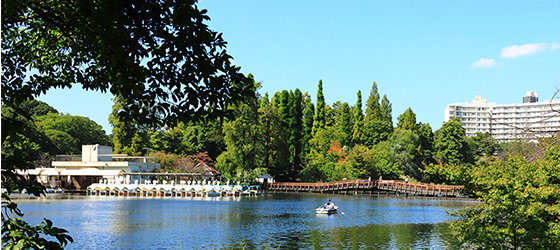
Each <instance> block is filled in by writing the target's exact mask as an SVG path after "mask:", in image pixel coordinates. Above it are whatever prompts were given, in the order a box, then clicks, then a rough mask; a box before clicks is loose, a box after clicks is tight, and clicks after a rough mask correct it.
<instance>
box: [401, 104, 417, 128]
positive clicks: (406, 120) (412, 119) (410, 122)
mask: <svg viewBox="0 0 560 250" xmlns="http://www.w3.org/2000/svg"><path fill="white" fill-rule="evenodd" d="M397 120H398V122H397V127H398V128H402V129H406V130H412V132H414V133H417V132H418V124H416V114H414V112H413V111H412V109H411V108H408V109H407V110H405V111H404V113H402V114H401V115H399V117H397Z"/></svg>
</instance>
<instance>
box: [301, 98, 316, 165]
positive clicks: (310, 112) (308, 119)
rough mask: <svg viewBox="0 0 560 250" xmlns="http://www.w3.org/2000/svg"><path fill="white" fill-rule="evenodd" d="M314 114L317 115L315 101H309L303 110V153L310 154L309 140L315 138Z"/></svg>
mask: <svg viewBox="0 0 560 250" xmlns="http://www.w3.org/2000/svg"><path fill="white" fill-rule="evenodd" d="M313 116H315V106H314V105H313V103H311V102H309V103H307V106H306V107H305V110H304V111H303V136H302V137H303V138H302V148H303V151H302V153H303V155H307V154H309V150H310V148H309V140H311V138H313Z"/></svg>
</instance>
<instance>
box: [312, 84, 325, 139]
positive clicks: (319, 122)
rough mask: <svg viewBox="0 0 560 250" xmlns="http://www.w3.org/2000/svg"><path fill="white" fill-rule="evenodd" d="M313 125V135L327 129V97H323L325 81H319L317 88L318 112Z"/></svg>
mask: <svg viewBox="0 0 560 250" xmlns="http://www.w3.org/2000/svg"><path fill="white" fill-rule="evenodd" d="M314 120H315V121H314V123H313V134H315V133H317V131H319V130H321V129H324V128H325V125H326V124H325V96H324V95H323V80H319V86H318V88H317V111H316V113H315V117H314Z"/></svg>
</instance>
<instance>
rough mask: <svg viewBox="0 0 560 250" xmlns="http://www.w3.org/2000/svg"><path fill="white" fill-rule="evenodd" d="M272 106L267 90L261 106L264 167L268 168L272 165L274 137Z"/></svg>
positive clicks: (260, 117)
mask: <svg viewBox="0 0 560 250" xmlns="http://www.w3.org/2000/svg"><path fill="white" fill-rule="evenodd" d="M271 107H272V105H271V104H270V102H269V100H268V92H266V93H265V94H264V96H263V97H262V99H261V104H260V107H259V119H260V122H261V124H260V125H261V128H262V130H263V168H266V169H268V168H269V167H270V140H271V138H272V135H271V131H270V119H271V118H270V115H271V110H270V109H271Z"/></svg>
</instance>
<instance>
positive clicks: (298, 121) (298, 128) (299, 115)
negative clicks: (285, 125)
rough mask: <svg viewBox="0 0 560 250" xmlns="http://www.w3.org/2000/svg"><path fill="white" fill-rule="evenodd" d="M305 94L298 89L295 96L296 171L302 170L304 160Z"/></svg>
mask: <svg viewBox="0 0 560 250" xmlns="http://www.w3.org/2000/svg"><path fill="white" fill-rule="evenodd" d="M302 105H303V95H302V93H301V90H299V89H296V90H295V91H294V98H293V103H292V107H293V112H291V113H293V115H294V127H293V130H292V132H293V136H294V148H295V151H294V152H293V156H294V160H293V163H294V170H295V171H296V172H299V171H301V167H302V160H301V152H302V130H303V108H302Z"/></svg>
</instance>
